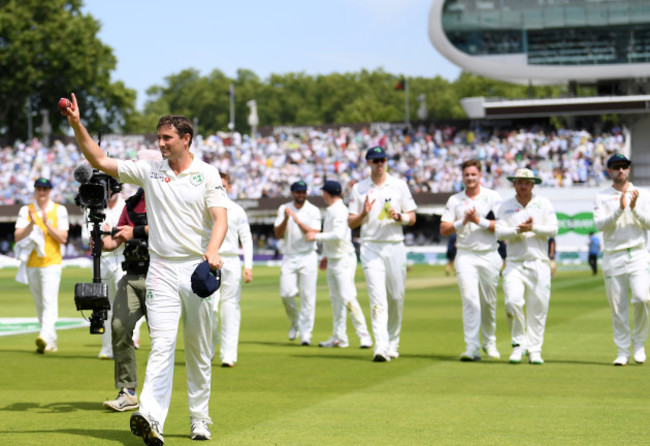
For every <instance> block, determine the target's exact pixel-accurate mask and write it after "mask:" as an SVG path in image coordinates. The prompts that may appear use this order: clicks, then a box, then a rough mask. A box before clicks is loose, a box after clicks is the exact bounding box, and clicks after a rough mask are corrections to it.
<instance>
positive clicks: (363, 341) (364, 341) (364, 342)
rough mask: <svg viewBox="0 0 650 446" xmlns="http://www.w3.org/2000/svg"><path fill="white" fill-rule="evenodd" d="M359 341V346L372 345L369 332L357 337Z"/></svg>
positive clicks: (368, 346)
mask: <svg viewBox="0 0 650 446" xmlns="http://www.w3.org/2000/svg"><path fill="white" fill-rule="evenodd" d="M359 341H360V342H361V348H370V347H372V338H371V337H370V335H369V334H367V335H363V336H361V338H359Z"/></svg>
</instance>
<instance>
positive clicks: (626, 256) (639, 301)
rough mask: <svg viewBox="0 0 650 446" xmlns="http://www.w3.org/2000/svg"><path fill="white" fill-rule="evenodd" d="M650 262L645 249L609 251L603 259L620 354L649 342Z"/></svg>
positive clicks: (615, 340)
mask: <svg viewBox="0 0 650 446" xmlns="http://www.w3.org/2000/svg"><path fill="white" fill-rule="evenodd" d="M649 260H650V259H649V258H648V252H647V250H646V249H645V247H644V248H642V249H629V250H628V249H625V250H621V251H615V252H606V253H605V255H604V256H603V276H604V277H605V290H606V291H607V300H608V301H609V307H610V309H611V311H612V328H613V330H614V343H615V344H616V349H617V351H618V354H619V355H624V356H630V343H632V344H633V345H634V347H635V349H636V348H638V347H642V346H643V345H644V344H645V342H646V340H647V339H648V329H649V320H648V313H649V312H650V295H649V294H650V292H649V287H650V277H649V274H648V261H649ZM630 295H631V296H632V305H633V306H634V310H633V311H634V314H633V318H632V319H633V327H634V328H633V330H631V329H630V318H629V307H630Z"/></svg>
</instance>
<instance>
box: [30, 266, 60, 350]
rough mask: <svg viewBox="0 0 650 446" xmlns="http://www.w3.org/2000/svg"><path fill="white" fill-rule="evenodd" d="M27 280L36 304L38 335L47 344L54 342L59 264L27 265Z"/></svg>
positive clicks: (57, 307)
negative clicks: (39, 328) (39, 327)
mask: <svg viewBox="0 0 650 446" xmlns="http://www.w3.org/2000/svg"><path fill="white" fill-rule="evenodd" d="M27 280H28V282H29V290H30V291H31V292H32V296H33V297H34V304H36V316H37V317H38V323H39V324H40V326H41V330H40V333H39V336H40V337H41V338H43V339H44V340H45V342H46V343H48V344H56V329H55V327H54V325H55V324H56V320H57V319H58V318H59V284H60V283H61V265H50V266H43V267H38V268H37V267H28V268H27Z"/></svg>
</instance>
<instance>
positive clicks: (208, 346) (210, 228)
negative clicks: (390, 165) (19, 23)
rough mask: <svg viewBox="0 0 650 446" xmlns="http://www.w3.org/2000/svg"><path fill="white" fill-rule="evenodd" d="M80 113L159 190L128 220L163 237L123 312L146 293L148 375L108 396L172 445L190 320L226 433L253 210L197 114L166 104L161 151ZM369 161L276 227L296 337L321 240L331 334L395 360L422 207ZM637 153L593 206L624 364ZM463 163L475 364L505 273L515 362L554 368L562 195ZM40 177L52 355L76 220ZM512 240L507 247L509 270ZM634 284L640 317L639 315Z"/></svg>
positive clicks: (153, 436) (108, 265)
mask: <svg viewBox="0 0 650 446" xmlns="http://www.w3.org/2000/svg"><path fill="white" fill-rule="evenodd" d="M65 115H66V116H67V118H68V121H69V122H70V125H71V127H72V129H73V131H74V133H75V137H76V139H77V143H78V144H79V147H80V148H81V151H82V153H83V154H84V156H85V157H86V159H87V160H88V161H89V162H90V164H91V165H92V166H93V167H95V168H97V169H99V170H101V171H103V172H106V173H108V174H109V175H111V176H114V177H115V178H117V179H118V180H119V181H121V182H127V183H133V184H136V185H138V186H140V188H141V190H142V192H141V195H142V206H144V204H145V202H146V213H147V225H146V227H145V226H142V227H138V226H136V225H132V226H130V227H128V228H127V229H129V231H127V232H129V234H130V236H131V237H132V236H133V233H135V232H137V233H140V235H142V236H147V237H148V241H149V253H150V260H149V267H148V271H147V272H146V279H145V278H144V275H145V274H143V277H141V279H142V281H143V282H144V286H143V287H142V291H143V293H144V294H143V296H139V297H140V300H138V298H136V299H135V300H134V303H133V308H131V303H130V302H129V304H128V305H129V306H128V308H126V309H125V311H126V313H124V316H123V317H124V318H129V317H130V315H131V313H133V318H132V319H133V322H134V323H135V322H136V321H137V319H138V318H139V317H140V316H141V314H142V312H143V311H142V310H143V301H146V303H145V305H144V307H146V308H144V309H145V310H146V316H147V323H148V326H149V332H150V336H151V354H150V356H149V359H148V364H147V368H146V375H145V380H144V385H143V388H142V392H141V395H140V400H139V401H138V399H137V395H136V393H135V386H136V384H137V381H134V382H133V383H131V384H130V385H129V386H127V387H126V388H125V386H122V385H120V384H119V380H118V379H117V370H118V368H117V365H116V387H118V388H119V389H120V394H119V395H118V399H117V400H115V401H109V402H106V403H105V406H106V407H109V408H113V410H119V411H123V410H132V409H136V408H138V406H139V411H137V412H134V413H133V414H132V416H131V418H130V429H131V431H132V432H133V433H134V434H135V435H138V436H141V437H142V438H143V440H144V442H145V443H146V444H147V445H156V446H159V445H162V444H164V439H163V435H162V432H163V425H164V422H165V419H166V417H167V412H168V409H169V403H170V398H171V383H172V376H173V369H174V351H175V347H176V337H177V331H178V323H179V320H183V322H184V324H183V325H184V339H185V354H186V363H187V386H188V403H189V411H190V421H191V423H190V437H191V438H192V439H194V440H208V439H211V433H210V430H209V424H211V423H212V421H211V419H210V417H209V414H208V406H209V404H208V403H209V398H210V383H211V369H212V361H213V356H214V355H215V354H216V351H217V350H219V361H220V363H221V365H222V366H223V367H228V368H229V367H233V366H234V364H235V363H236V362H237V359H238V358H237V344H238V336H239V326H240V320H241V311H240V298H241V283H242V282H250V281H251V280H252V278H253V272H252V268H253V261H252V252H253V249H252V236H251V232H250V225H249V223H248V219H247V217H246V213H245V212H244V210H243V209H242V208H241V207H240V206H238V205H237V204H236V203H234V202H233V201H231V200H230V199H229V198H228V196H227V194H228V191H229V190H230V187H231V179H230V177H229V176H228V175H227V173H225V172H217V170H216V169H215V168H214V167H213V166H210V165H208V164H206V163H204V162H203V161H201V160H199V159H198V158H196V157H194V155H193V154H192V153H191V152H190V151H189V147H190V146H191V143H192V138H193V128H192V125H191V123H190V122H189V121H188V120H187V118H185V117H183V116H177V115H172V116H165V117H162V118H161V119H160V121H159V123H158V128H157V132H158V147H159V150H160V154H161V155H162V159H159V158H158V159H152V158H149V159H140V160H138V161H135V162H132V161H128V162H127V161H120V160H116V159H114V158H109V157H107V156H106V155H105V154H104V153H103V152H102V150H101V149H100V148H99V146H97V144H96V143H95V142H94V141H93V139H92V138H91V137H90V136H89V134H88V132H87V131H86V129H85V128H84V126H83V125H82V124H81V121H80V113H79V105H78V103H77V99H76V97H75V96H74V95H72V105H71V106H70V107H68V108H67V109H66V110H65ZM365 158H366V161H367V163H368V165H369V167H370V176H369V177H368V178H366V179H364V180H362V181H360V182H358V183H356V184H354V185H353V187H352V190H351V191H350V196H349V207H346V205H345V203H344V201H343V191H342V188H341V184H340V183H338V182H336V181H332V180H328V181H325V182H324V184H323V185H322V188H321V189H322V194H323V199H324V201H325V204H326V206H327V209H326V212H325V218H324V222H323V224H322V226H321V213H320V211H319V209H318V208H317V207H316V206H314V205H313V204H312V203H310V202H309V201H308V200H307V199H306V197H307V187H308V186H307V184H306V183H305V182H304V181H297V182H295V183H293V184H291V197H292V201H291V202H289V203H286V204H283V205H282V206H280V208H279V209H278V214H277V218H276V220H275V222H274V232H275V235H276V236H277V237H278V238H282V239H283V240H284V245H283V258H282V264H281V276H280V293H279V294H280V297H281V301H282V303H283V306H284V309H285V311H286V314H287V316H288V318H289V334H288V337H289V339H290V340H292V341H293V340H296V339H299V342H300V344H301V345H303V346H310V345H311V344H312V331H313V327H314V319H315V304H316V282H317V276H318V267H319V260H318V254H317V252H316V249H317V243H321V244H322V247H323V257H324V258H323V259H322V260H321V262H320V263H321V267H326V268H327V283H328V286H329V294H330V300H331V305H332V315H333V317H332V334H331V336H330V337H329V339H326V340H324V341H322V342H320V343H319V344H318V345H319V346H320V347H326V348H345V347H348V346H349V345H350V342H349V339H348V336H347V329H346V326H347V321H346V319H347V315H349V316H350V318H351V320H352V324H353V327H354V330H355V332H356V335H357V337H358V339H359V346H360V347H361V348H364V349H370V348H373V354H372V360H373V361H375V362H388V361H391V360H394V359H396V358H398V357H399V342H400V330H401V325H402V314H403V307H404V295H405V286H406V269H407V268H406V266H407V265H406V248H405V246H404V234H403V229H402V226H410V225H413V224H414V223H415V219H416V216H415V210H416V204H415V201H414V199H413V196H412V194H411V192H410V190H409V188H408V185H407V183H406V182H405V181H404V180H402V179H399V178H397V177H395V176H393V175H391V174H389V173H388V172H387V168H386V162H387V155H386V152H385V150H384V149H383V148H382V147H373V148H371V149H369V150H368V151H367V153H366V156H365ZM630 165H631V162H630V160H629V159H628V158H627V157H625V156H624V155H622V154H615V155H613V156H611V157H610V158H609V160H608V161H607V170H608V173H609V177H610V178H611V179H612V186H611V187H610V188H608V189H606V190H603V191H601V192H599V193H598V194H597V196H596V199H595V204H594V220H595V224H596V228H597V229H598V230H599V231H602V232H603V242H604V246H603V247H604V249H603V251H604V256H603V263H602V269H603V274H604V278H605V285H606V291H607V298H608V300H609V303H610V307H611V311H612V322H613V331H614V342H615V344H616V347H617V356H616V359H615V360H614V364H615V365H617V366H624V365H626V364H627V363H628V361H629V358H630V356H631V355H632V357H633V359H634V361H635V362H637V363H643V362H645V360H646V354H645V349H644V344H645V341H646V339H647V336H648V327H649V325H650V323H649V311H650V290H649V287H650V275H649V272H650V271H649V270H650V265H649V262H650V258H649V254H648V248H647V241H648V240H647V231H648V230H649V229H650V207H649V200H650V198H649V196H648V192H646V191H644V190H641V189H638V188H636V187H635V186H634V185H633V184H632V183H631V182H630V181H629V173H630ZM461 167H462V179H463V185H464V188H463V190H462V191H461V192H458V193H456V194H454V195H452V196H451V197H450V198H449V200H448V202H447V205H446V207H445V210H444V212H443V215H442V217H441V224H440V233H441V235H442V236H452V235H454V234H455V235H456V236H457V242H456V247H457V254H456V257H455V260H454V264H455V265H454V266H455V270H456V275H457V279H458V285H459V289H460V297H461V301H462V320H463V329H464V340H465V351H464V352H463V353H462V354H461V355H460V360H461V361H477V360H480V359H481V358H482V354H485V356H486V357H487V358H490V359H499V358H500V356H501V355H500V353H499V351H498V349H497V342H496V302H497V298H496V296H497V291H496V290H497V285H498V282H499V278H500V276H501V275H502V276H503V290H504V294H505V309H506V315H507V321H508V325H509V328H510V334H511V345H512V352H511V354H510V356H509V362H511V363H520V362H522V361H523V360H524V358H525V357H527V359H528V362H529V363H531V364H543V363H544V360H543V359H542V345H543V340H544V330H545V325H546V317H547V314H548V307H549V301H550V297H551V268H550V259H549V256H548V240H549V238H553V237H555V235H556V234H557V230H558V223H557V218H556V214H555V211H554V209H553V206H552V204H551V203H550V201H549V200H547V199H545V198H543V197H540V196H538V195H536V194H533V188H534V185H536V184H539V183H541V179H540V178H538V177H536V176H535V175H534V173H533V172H532V171H531V170H529V169H526V168H520V169H518V170H517V171H516V172H515V174H514V175H512V176H509V177H508V179H509V180H510V181H511V182H512V183H513V186H514V189H515V196H514V197H512V198H510V199H507V200H505V201H504V200H502V198H501V197H500V196H499V194H498V193H497V192H495V191H493V190H490V189H488V188H486V187H483V186H482V185H481V173H482V165H481V163H480V161H478V160H468V161H465V162H463V164H462V166H461ZM34 186H35V203H34V204H31V205H29V206H25V207H23V208H22V209H21V211H20V214H19V218H18V220H17V223H16V230H15V239H16V241H17V242H18V243H20V245H21V249H22V250H23V252H25V253H26V255H25V256H24V261H25V265H26V275H25V277H26V280H27V281H28V283H29V285H30V290H31V292H32V294H33V296H34V301H35V304H36V309H37V315H38V319H39V322H40V324H41V331H40V333H39V336H38V337H37V340H36V346H37V351H38V352H39V353H50V352H55V351H57V344H56V332H55V330H54V322H55V321H56V318H57V313H56V307H57V297H58V288H59V281H60V277H61V255H60V245H61V244H62V243H65V242H66V239H67V232H68V218H67V213H66V212H65V207H63V206H60V205H58V204H56V203H54V202H53V201H52V200H50V198H49V193H50V191H51V189H52V183H51V182H50V181H49V180H48V179H45V178H39V179H38V180H37V181H36V183H35V185H34ZM111 200H115V202H113V201H111V202H110V203H109V204H110V205H109V209H108V211H107V213H108V216H109V218H108V219H107V225H108V226H115V225H117V224H116V221H117V220H118V216H119V215H118V214H119V213H118V212H117V211H116V212H115V214H116V215H112V214H111V209H113V206H115V205H117V206H118V207H119V208H122V207H124V203H123V202H119V200H118V199H117V198H113V197H112V198H111ZM118 207H116V208H115V209H118ZM133 226H135V227H133ZM356 228H360V260H361V266H362V268H363V272H364V276H365V279H366V283H367V286H368V296H369V301H370V313H369V314H370V326H371V330H372V336H371V333H370V331H369V330H368V326H367V324H366V319H365V317H364V313H363V310H362V308H361V306H360V305H359V302H358V300H357V292H356V287H355V282H354V277H355V271H356V267H357V257H356V253H355V249H354V247H353V245H352V242H351V231H352V230H353V229H356ZM104 229H109V228H108V227H105V228H104ZM498 240H499V241H505V242H506V246H507V261H506V266H505V269H504V270H503V272H502V274H501V268H502V265H503V261H502V258H501V256H500V255H499V253H498V244H497V241H498ZM240 244H241V246H242V248H243V253H244V262H243V271H242V263H241V260H240V257H239V253H240ZM121 255H122V252H121V251H116V252H112V253H107V254H106V255H105V256H104V257H103V258H102V262H103V263H102V265H103V268H104V269H105V270H106V271H107V274H109V275H110V274H113V275H115V276H120V277H121V276H122V273H121V271H119V268H118V265H119V263H120V262H119V261H120V259H121ZM203 261H207V262H208V263H209V266H210V268H212V269H215V270H216V269H220V270H221V271H222V283H221V288H220V289H219V290H218V291H217V292H215V293H214V294H213V295H211V296H209V297H208V298H201V297H199V296H197V295H196V294H194V293H193V291H192V287H191V286H190V285H191V284H190V276H191V275H192V272H193V271H194V269H195V268H196V267H197V265H199V264H201V263H202V262H203ZM19 274H20V272H19ZM125 280H126V279H125ZM117 282H119V278H118V279H117ZM630 293H631V295H632V299H631V302H632V304H633V322H634V323H633V329H631V328H630V326H629V322H628V309H629V302H630V299H629V294H630ZM113 294H114V293H113ZM120 311H122V312H124V311H123V310H120ZM116 317H117V316H114V318H116ZM108 325H109V329H110V324H108ZM116 326H118V325H114V327H116ZM118 327H119V326H118ZM130 330H131V331H133V327H130ZM127 331H128V330H127ZM129 333H130V332H129ZM122 337H124V335H123V334H122V335H121V337H120V339H121V338H122ZM115 338H116V335H113V339H115ZM373 338H374V341H373ZM109 339H111V337H110V334H109V335H107V336H105V337H104V340H103V343H102V350H101V352H100V355H99V356H100V357H102V358H108V357H112V356H113V348H112V347H113V346H114V345H111V343H110V342H109V341H108V340H109ZM122 341H123V340H122ZM630 347H632V349H631V348H630ZM116 364H117V358H116ZM133 373H135V371H133ZM120 398H122V400H120ZM125 401H126V403H125ZM115 407H118V409H115Z"/></svg>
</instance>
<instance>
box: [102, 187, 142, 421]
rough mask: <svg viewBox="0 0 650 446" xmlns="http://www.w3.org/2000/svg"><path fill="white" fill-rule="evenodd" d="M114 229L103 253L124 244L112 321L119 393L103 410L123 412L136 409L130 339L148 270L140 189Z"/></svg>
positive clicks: (107, 239) (104, 243) (106, 403)
mask: <svg viewBox="0 0 650 446" xmlns="http://www.w3.org/2000/svg"><path fill="white" fill-rule="evenodd" d="M116 229H117V232H116V233H115V234H114V235H113V236H112V237H111V236H106V237H104V239H103V240H102V249H103V250H104V251H108V252H110V251H113V250H115V249H120V248H122V245H123V244H125V246H124V248H123V251H124V262H123V263H122V268H123V269H124V272H125V274H124V276H123V277H122V279H121V280H120V281H119V283H118V285H117V293H116V294H115V301H114V302H113V317H112V319H111V326H112V346H113V355H114V357H115V388H117V389H119V390H120V392H119V393H118V395H117V398H115V399H114V400H110V401H104V403H103V406H104V407H105V408H107V409H112V410H115V411H117V412H124V411H126V410H133V409H137V408H138V396H137V394H136V391H135V389H136V387H137V385H138V377H137V367H136V362H135V347H134V345H133V342H132V337H133V329H134V327H135V325H136V323H137V322H138V320H140V318H141V317H142V316H144V315H146V312H147V309H146V306H145V294H146V291H147V287H146V285H145V278H146V276H147V269H148V268H149V254H148V250H147V241H148V233H149V228H148V226H147V214H146V206H145V201H144V191H143V190H142V188H140V189H138V191H137V192H136V193H135V194H134V195H133V196H132V197H130V198H129V199H128V200H126V205H125V206H124V209H123V211H122V215H121V216H120V219H119V221H118V223H117V228H116Z"/></svg>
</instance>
